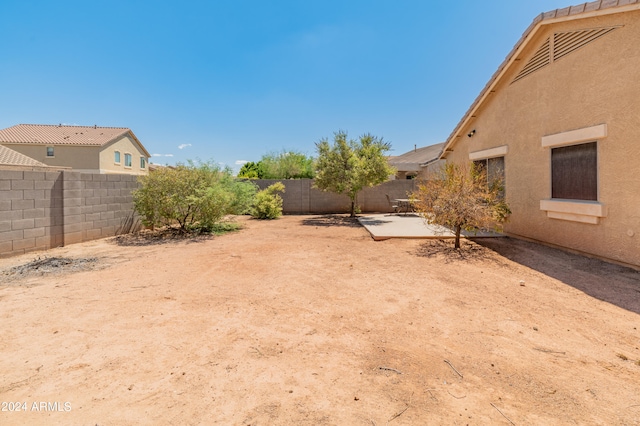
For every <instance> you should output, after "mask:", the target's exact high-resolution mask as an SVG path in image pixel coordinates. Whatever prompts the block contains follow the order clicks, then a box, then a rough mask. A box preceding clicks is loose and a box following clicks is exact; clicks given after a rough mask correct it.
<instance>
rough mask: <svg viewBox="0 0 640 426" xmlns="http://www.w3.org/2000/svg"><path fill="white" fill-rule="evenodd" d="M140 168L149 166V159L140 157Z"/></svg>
mask: <svg viewBox="0 0 640 426" xmlns="http://www.w3.org/2000/svg"><path fill="white" fill-rule="evenodd" d="M140 168H141V169H146V168H147V159H146V158H144V157H140Z"/></svg>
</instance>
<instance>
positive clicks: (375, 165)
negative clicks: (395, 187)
mask: <svg viewBox="0 0 640 426" xmlns="http://www.w3.org/2000/svg"><path fill="white" fill-rule="evenodd" d="M316 148H317V150H318V158H317V160H316V178H315V187H316V188H318V189H320V190H322V191H329V192H335V193H338V194H345V195H347V196H348V197H349V199H350V200H351V208H350V214H351V217H354V216H355V215H356V209H357V196H358V192H360V191H361V190H362V189H364V188H366V187H371V186H376V185H379V184H381V183H382V182H384V181H386V180H387V179H388V178H389V176H390V175H392V174H393V173H394V172H395V170H394V169H393V168H392V167H391V166H389V163H388V162H387V159H386V156H385V153H386V152H387V151H389V149H391V144H389V143H388V142H385V141H383V140H382V138H377V137H375V136H372V135H370V134H365V135H363V136H360V138H359V139H358V140H357V141H356V140H347V133H346V132H342V131H339V132H336V133H334V138H333V145H331V144H329V141H328V140H327V139H322V140H321V141H320V142H318V143H316Z"/></svg>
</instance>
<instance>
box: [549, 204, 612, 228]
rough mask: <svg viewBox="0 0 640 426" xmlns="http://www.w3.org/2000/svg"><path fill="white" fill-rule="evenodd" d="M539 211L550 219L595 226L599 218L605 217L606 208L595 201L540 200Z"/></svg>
mask: <svg viewBox="0 0 640 426" xmlns="http://www.w3.org/2000/svg"><path fill="white" fill-rule="evenodd" d="M540 210H543V211H546V212H547V217H548V218H550V219H560V220H568V221H571V222H581V223H589V224H592V225H597V224H598V223H600V218H602V217H607V208H606V207H605V206H604V204H601V203H598V202H597V201H576V200H540Z"/></svg>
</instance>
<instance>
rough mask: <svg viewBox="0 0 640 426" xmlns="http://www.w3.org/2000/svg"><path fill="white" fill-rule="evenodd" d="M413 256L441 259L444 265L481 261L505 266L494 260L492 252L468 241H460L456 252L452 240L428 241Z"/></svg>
mask: <svg viewBox="0 0 640 426" xmlns="http://www.w3.org/2000/svg"><path fill="white" fill-rule="evenodd" d="M414 254H415V255H416V256H419V257H427V258H441V259H442V260H443V262H444V263H451V262H457V261H466V262H474V261H482V262H494V263H497V264H500V265H503V266H504V265H505V264H504V263H503V262H500V261H499V260H497V259H496V256H495V253H494V251H493V250H491V249H488V248H486V247H483V246H482V245H480V244H476V242H474V241H469V240H461V241H460V249H459V250H456V249H455V247H454V241H453V239H452V238H446V239H430V240H427V241H426V242H424V243H422V244H420V245H419V246H418V248H417V249H416V251H415V252H414Z"/></svg>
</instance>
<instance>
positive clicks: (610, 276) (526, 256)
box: [476, 238, 640, 314]
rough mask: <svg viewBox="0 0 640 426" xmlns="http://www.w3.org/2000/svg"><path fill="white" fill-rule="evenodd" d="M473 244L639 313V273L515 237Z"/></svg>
mask: <svg viewBox="0 0 640 426" xmlns="http://www.w3.org/2000/svg"><path fill="white" fill-rule="evenodd" d="M476 243H477V244H479V245H481V246H482V247H484V248H485V249H488V250H492V251H494V252H496V253H498V254H499V255H501V256H503V257H504V258H506V259H509V260H511V261H513V262H516V263H519V264H521V265H524V266H527V267H529V268H531V269H533V270H536V271H538V272H540V273H542V274H545V275H547V276H549V277H552V278H555V279H557V280H559V281H562V282H563V283H565V284H568V285H570V286H571V287H574V288H576V289H578V290H580V291H582V292H584V293H585V294H588V295H590V296H592V297H595V298H597V299H599V300H602V301H605V302H608V303H611V304H614V305H616V306H618V307H621V308H623V309H626V310H628V311H631V312H635V313H637V314H640V272H638V271H636V270H634V269H631V268H627V267H624V266H620V265H616V264H613V263H609V262H605V261H603V260H600V259H594V258H590V257H586V256H582V255H578V254H574V253H570V252H566V251H563V250H559V249H555V248H552V247H548V246H545V245H542V244H536V243H533V242H528V241H523V240H518V239H514V238H486V239H478V240H476Z"/></svg>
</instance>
